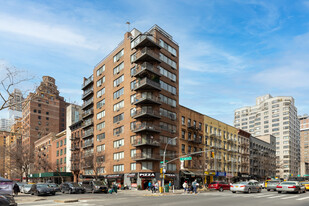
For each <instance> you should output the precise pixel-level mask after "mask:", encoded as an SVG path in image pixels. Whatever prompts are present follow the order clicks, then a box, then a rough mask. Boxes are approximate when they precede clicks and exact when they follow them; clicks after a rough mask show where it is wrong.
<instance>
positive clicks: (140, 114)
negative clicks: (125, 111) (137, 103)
mask: <svg viewBox="0 0 309 206" xmlns="http://www.w3.org/2000/svg"><path fill="white" fill-rule="evenodd" d="M132 118H134V119H138V118H147V119H150V118H156V119H161V116H160V113H159V111H155V110H153V109H140V110H136V111H135V113H134V114H133V115H132Z"/></svg>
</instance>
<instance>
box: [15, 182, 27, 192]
mask: <svg viewBox="0 0 309 206" xmlns="http://www.w3.org/2000/svg"><path fill="white" fill-rule="evenodd" d="M16 184H17V185H18V187H19V191H20V192H22V189H23V186H24V185H25V184H26V183H23V182H16Z"/></svg>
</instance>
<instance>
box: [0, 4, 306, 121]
mask: <svg viewBox="0 0 309 206" xmlns="http://www.w3.org/2000/svg"><path fill="white" fill-rule="evenodd" d="M126 22H130V23H131V24H130V29H133V28H137V29H138V30H140V31H142V32H145V31H147V30H148V29H149V28H151V27H152V26H153V25H154V24H157V25H159V26H160V27H161V28H163V29H164V30H166V31H167V32H168V33H169V34H171V35H172V36H173V38H174V40H175V41H176V42H178V44H179V47H180V57H179V58H180V68H179V72H180V77H179V78H180V94H179V95H180V104H181V105H184V106H186V107H189V108H191V109H193V110H196V111H198V112H200V113H203V114H206V115H208V116H211V117H214V118H216V119H218V120H221V121H223V122H226V123H228V124H231V125H233V120H234V110H235V109H237V108H240V107H243V106H248V105H254V104H255V98H256V97H258V96H261V95H264V94H271V95H272V96H293V97H294V98H295V101H296V107H297V108H298V114H299V115H301V114H304V113H309V96H308V94H309V87H308V82H309V81H308V79H309V0H303V1H301V0H289V1H288V0H272V1H269V0H265V1H262V0H261V1H257V0H204V1H202V0H195V1H192V0H174V1H171V0H156V1H151V0H143V1H136V0H128V1H126V0H123V1H120V0H113V1H110V0H107V1H105V0H97V1H94V0H93V1H91V0H88V1H78V0H66V1H63V0H53V1H46V0H44V1H43V0H42V1H39V0H37V1H27V0H10V1H4V0H0V78H1V76H3V74H4V70H3V68H5V67H6V66H10V67H15V68H16V69H18V70H22V71H25V72H27V74H29V75H32V76H34V79H33V80H32V81H31V83H30V84H29V83H28V84H27V85H26V86H22V88H31V87H33V85H37V84H39V82H40V80H41V78H42V76H43V75H49V76H52V77H54V78H55V79H56V84H57V86H58V88H59V90H60V92H61V95H62V96H63V97H65V99H66V100H67V101H69V102H77V103H79V104H81V103H82V101H81V94H82V91H81V84H82V79H83V77H88V76H90V75H91V73H92V70H93V68H94V66H95V65H96V64H97V63H98V62H99V61H100V60H101V59H103V58H104V57H105V56H106V55H107V54H108V53H109V52H110V51H111V50H113V49H114V48H115V47H116V46H117V44H118V43H119V42H120V41H121V40H122V39H123V37H124V33H125V32H127V31H128V25H127V24H126ZM2 114H3V113H2Z"/></svg>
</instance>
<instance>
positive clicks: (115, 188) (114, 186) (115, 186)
mask: <svg viewBox="0 0 309 206" xmlns="http://www.w3.org/2000/svg"><path fill="white" fill-rule="evenodd" d="M113 191H114V192H115V193H116V194H117V184H116V182H115V183H114V184H113Z"/></svg>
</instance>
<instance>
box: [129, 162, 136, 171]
mask: <svg viewBox="0 0 309 206" xmlns="http://www.w3.org/2000/svg"><path fill="white" fill-rule="evenodd" d="M130 169H131V171H134V170H136V163H131V165H130Z"/></svg>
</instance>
